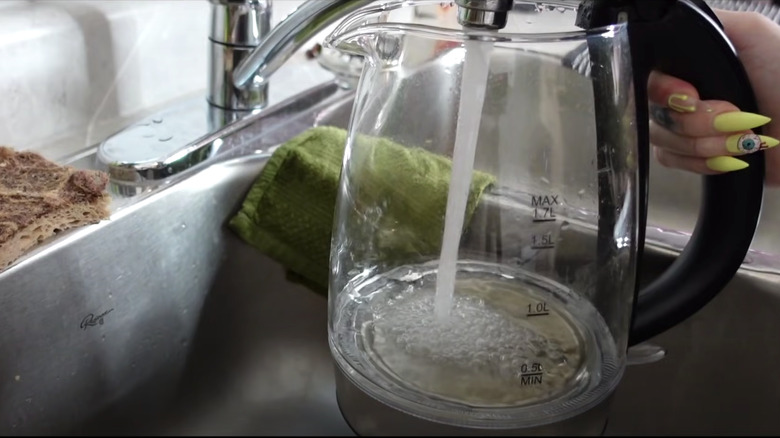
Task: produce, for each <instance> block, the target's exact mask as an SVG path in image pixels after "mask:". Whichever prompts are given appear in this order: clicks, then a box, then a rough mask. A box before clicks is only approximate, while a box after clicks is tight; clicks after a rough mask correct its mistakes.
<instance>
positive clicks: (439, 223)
mask: <svg viewBox="0 0 780 438" xmlns="http://www.w3.org/2000/svg"><path fill="white" fill-rule="evenodd" d="M400 3H401V2H399V3H396V4H395V5H396V6H399V7H398V8H397V9H393V8H392V7H387V6H386V5H385V6H382V7H376V8H373V9H372V8H368V9H365V10H363V11H362V12H358V13H356V14H355V15H354V16H353V17H351V18H350V19H348V20H346V21H345V22H344V23H343V24H342V25H341V26H340V27H339V28H337V29H336V30H335V31H334V33H333V35H331V37H330V38H329V40H328V45H329V46H331V47H333V48H336V49H338V50H342V51H346V52H350V53H354V54H360V55H362V56H364V57H365V63H364V68H363V72H362V76H361V77H360V81H359V83H358V85H357V90H356V99H355V103H354V107H353V113H352V116H351V121H350V126H349V133H348V140H347V146H346V151H345V159H344V164H343V169H342V175H341V181H340V191H339V194H338V199H337V206H336V214H335V216H336V217H335V224H334V232H333V241H332V253H331V266H332V268H331V277H330V286H329V304H328V305H329V322H328V328H329V342H330V346H331V350H332V353H333V356H334V358H335V361H336V363H337V365H338V367H339V368H340V369H341V371H342V372H344V374H345V375H347V376H348V378H349V379H350V380H351V381H352V383H353V384H354V385H356V386H358V387H359V388H360V389H361V390H362V391H364V392H366V393H367V394H369V395H371V396H372V397H373V398H375V399H377V400H379V401H381V402H382V403H385V404H387V405H389V406H392V407H394V408H396V409H398V410H400V411H403V412H406V413H409V414H412V415H414V416H418V417H422V418H425V419H429V420H431V421H435V422H439V423H445V424H453V425H459V426H466V427H485V428H526V427H534V426H539V425H543V424H547V423H552V422H556V421H560V420H564V419H567V418H570V417H573V416H575V415H577V414H580V413H583V412H585V411H587V410H588V409H590V408H591V407H593V406H595V405H597V404H599V403H602V402H603V401H604V400H605V399H606V398H608V396H609V395H610V394H611V392H612V391H613V389H614V388H615V386H616V385H617V383H618V381H619V380H620V377H621V376H622V373H623V370H624V368H625V352H626V348H627V342H628V332H629V326H630V318H631V309H632V301H633V298H634V291H635V281H636V275H635V273H636V266H635V265H636V260H637V228H638V217H637V216H638V213H637V211H638V210H637V203H638V199H637V198H638V195H637V193H638V191H637V178H638V168H637V164H636V162H637V159H636V155H637V138H636V137H637V132H636V127H635V123H636V116H635V102H634V97H633V96H634V93H633V83H632V73H631V67H630V66H631V62H630V53H629V50H628V37H627V32H626V28H625V27H624V26H623V25H614V26H609V27H605V28H602V29H597V30H591V31H587V32H585V31H582V30H581V29H577V28H575V27H574V16H575V14H576V11H575V10H573V9H565V8H558V7H555V6H550V7H546V6H543V5H542V6H534V7H532V8H530V9H523V8H515V10H513V11H512V12H510V14H509V18H508V25H507V29H508V30H509V29H511V30H512V32H515V31H517V32H516V33H509V32H507V31H502V32H500V33H496V32H489V31H468V32H466V31H464V30H463V29H462V28H461V27H460V26H459V25H458V24H457V20H456V18H455V8H454V7H453V8H447V7H446V5H445V6H443V7H442V6H440V3H441V2H437V1H434V2H425V1H423V2H419V1H418V2H411V3H410V2H403V4H404V5H407V6H406V7H411V6H409V5H424V6H427V7H428V8H429V10H435V14H433V15H434V16H433V17H431V18H427V19H426V18H418V19H415V21H414V23H411V24H410V23H409V22H408V16H409V13H408V10H404V8H402V7H400ZM395 14H403V18H402V19H396V18H395V17H396V15H395ZM594 51H598V53H594ZM593 59H600V60H603V61H604V62H600V63H591V62H590V61H589V60H593ZM594 72H598V76H599V77H600V78H601V79H600V80H601V83H600V84H598V85H596V86H594V83H593V79H592V78H593V77H594V76H595V75H594ZM604 78H608V79H609V80H608V81H607V82H604ZM596 101H599V102H600V105H603V106H606V107H607V108H608V111H607V112H606V113H600V114H612V115H614V117H613V118H612V119H611V120H604V119H600V120H598V125H597V118H596V115H595V108H594V105H595V104H594V103H595V102H596ZM599 129H601V130H604V129H609V131H610V135H608V136H606V138H608V139H610V141H609V142H605V143H604V144H598V142H597V130H599ZM599 138H605V137H599Z"/></svg>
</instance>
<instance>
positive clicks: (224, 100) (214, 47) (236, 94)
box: [208, 0, 271, 110]
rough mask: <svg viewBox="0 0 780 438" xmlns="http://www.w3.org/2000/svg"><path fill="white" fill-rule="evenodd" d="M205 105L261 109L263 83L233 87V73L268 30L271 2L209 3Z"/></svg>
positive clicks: (248, 82)
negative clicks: (206, 99) (209, 25)
mask: <svg viewBox="0 0 780 438" xmlns="http://www.w3.org/2000/svg"><path fill="white" fill-rule="evenodd" d="M210 2H211V34H210V35H209V40H210V47H209V64H210V65H209V72H208V73H209V78H208V81H209V83H208V85H209V86H208V102H209V103H210V104H211V105H214V106H216V107H218V108H222V109H226V110H252V109H257V108H263V107H264V106H266V104H267V101H268V87H267V84H266V83H262V82H260V81H256V80H252V78H251V77H249V78H247V80H246V81H245V83H244V84H242V86H241V87H236V86H234V85H233V79H232V76H233V70H234V68H235V66H236V65H238V64H239V63H241V61H243V59H244V58H246V57H247V56H248V55H249V54H250V53H252V50H253V49H254V48H255V47H256V46H257V45H258V44H260V42H261V41H262V40H263V38H265V36H266V35H267V34H268V32H269V31H270V30H271V0H210Z"/></svg>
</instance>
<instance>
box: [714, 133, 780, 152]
mask: <svg viewBox="0 0 780 438" xmlns="http://www.w3.org/2000/svg"><path fill="white" fill-rule="evenodd" d="M778 144H780V141H779V140H777V139H776V138H772V137H768V136H766V135H756V134H734V135H732V136H729V138H727V139H726V149H727V150H728V151H729V152H731V153H733V154H749V153H751V152H758V151H760V150H762V149H768V148H773V147H775V146H777V145H778Z"/></svg>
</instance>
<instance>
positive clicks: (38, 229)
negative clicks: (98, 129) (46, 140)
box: [0, 146, 111, 271]
mask: <svg viewBox="0 0 780 438" xmlns="http://www.w3.org/2000/svg"><path fill="white" fill-rule="evenodd" d="M107 184H108V175H107V174H105V173H103V172H99V171H93V170H78V169H75V168H73V167H70V166H61V165H59V164H56V163H54V162H51V161H49V160H47V159H46V158H44V157H43V156H41V155H39V154H36V153H34V152H28V151H21V152H20V151H15V150H13V149H11V148H8V147H3V146H0V271H2V270H3V269H4V268H6V267H7V266H8V265H10V264H11V263H13V262H14V261H15V260H16V259H18V258H19V257H21V256H22V255H23V254H24V253H25V252H26V251H27V250H29V249H30V248H32V247H33V246H35V245H37V244H38V243H40V242H42V241H43V240H44V239H46V238H48V237H50V236H53V235H54V234H56V233H58V232H60V231H63V230H67V229H70V228H75V227H80V226H83V225H87V224H92V223H96V222H99V221H101V220H103V219H107V218H109V216H110V211H109V204H110V201H111V197H110V195H109V194H108V193H107V192H106V186H107Z"/></svg>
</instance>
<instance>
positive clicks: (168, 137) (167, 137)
mask: <svg viewBox="0 0 780 438" xmlns="http://www.w3.org/2000/svg"><path fill="white" fill-rule="evenodd" d="M172 138H173V136H172V135H166V136H163V137H160V138H158V139H157V140H158V141H161V142H166V141H169V140H170V139H172Z"/></svg>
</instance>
